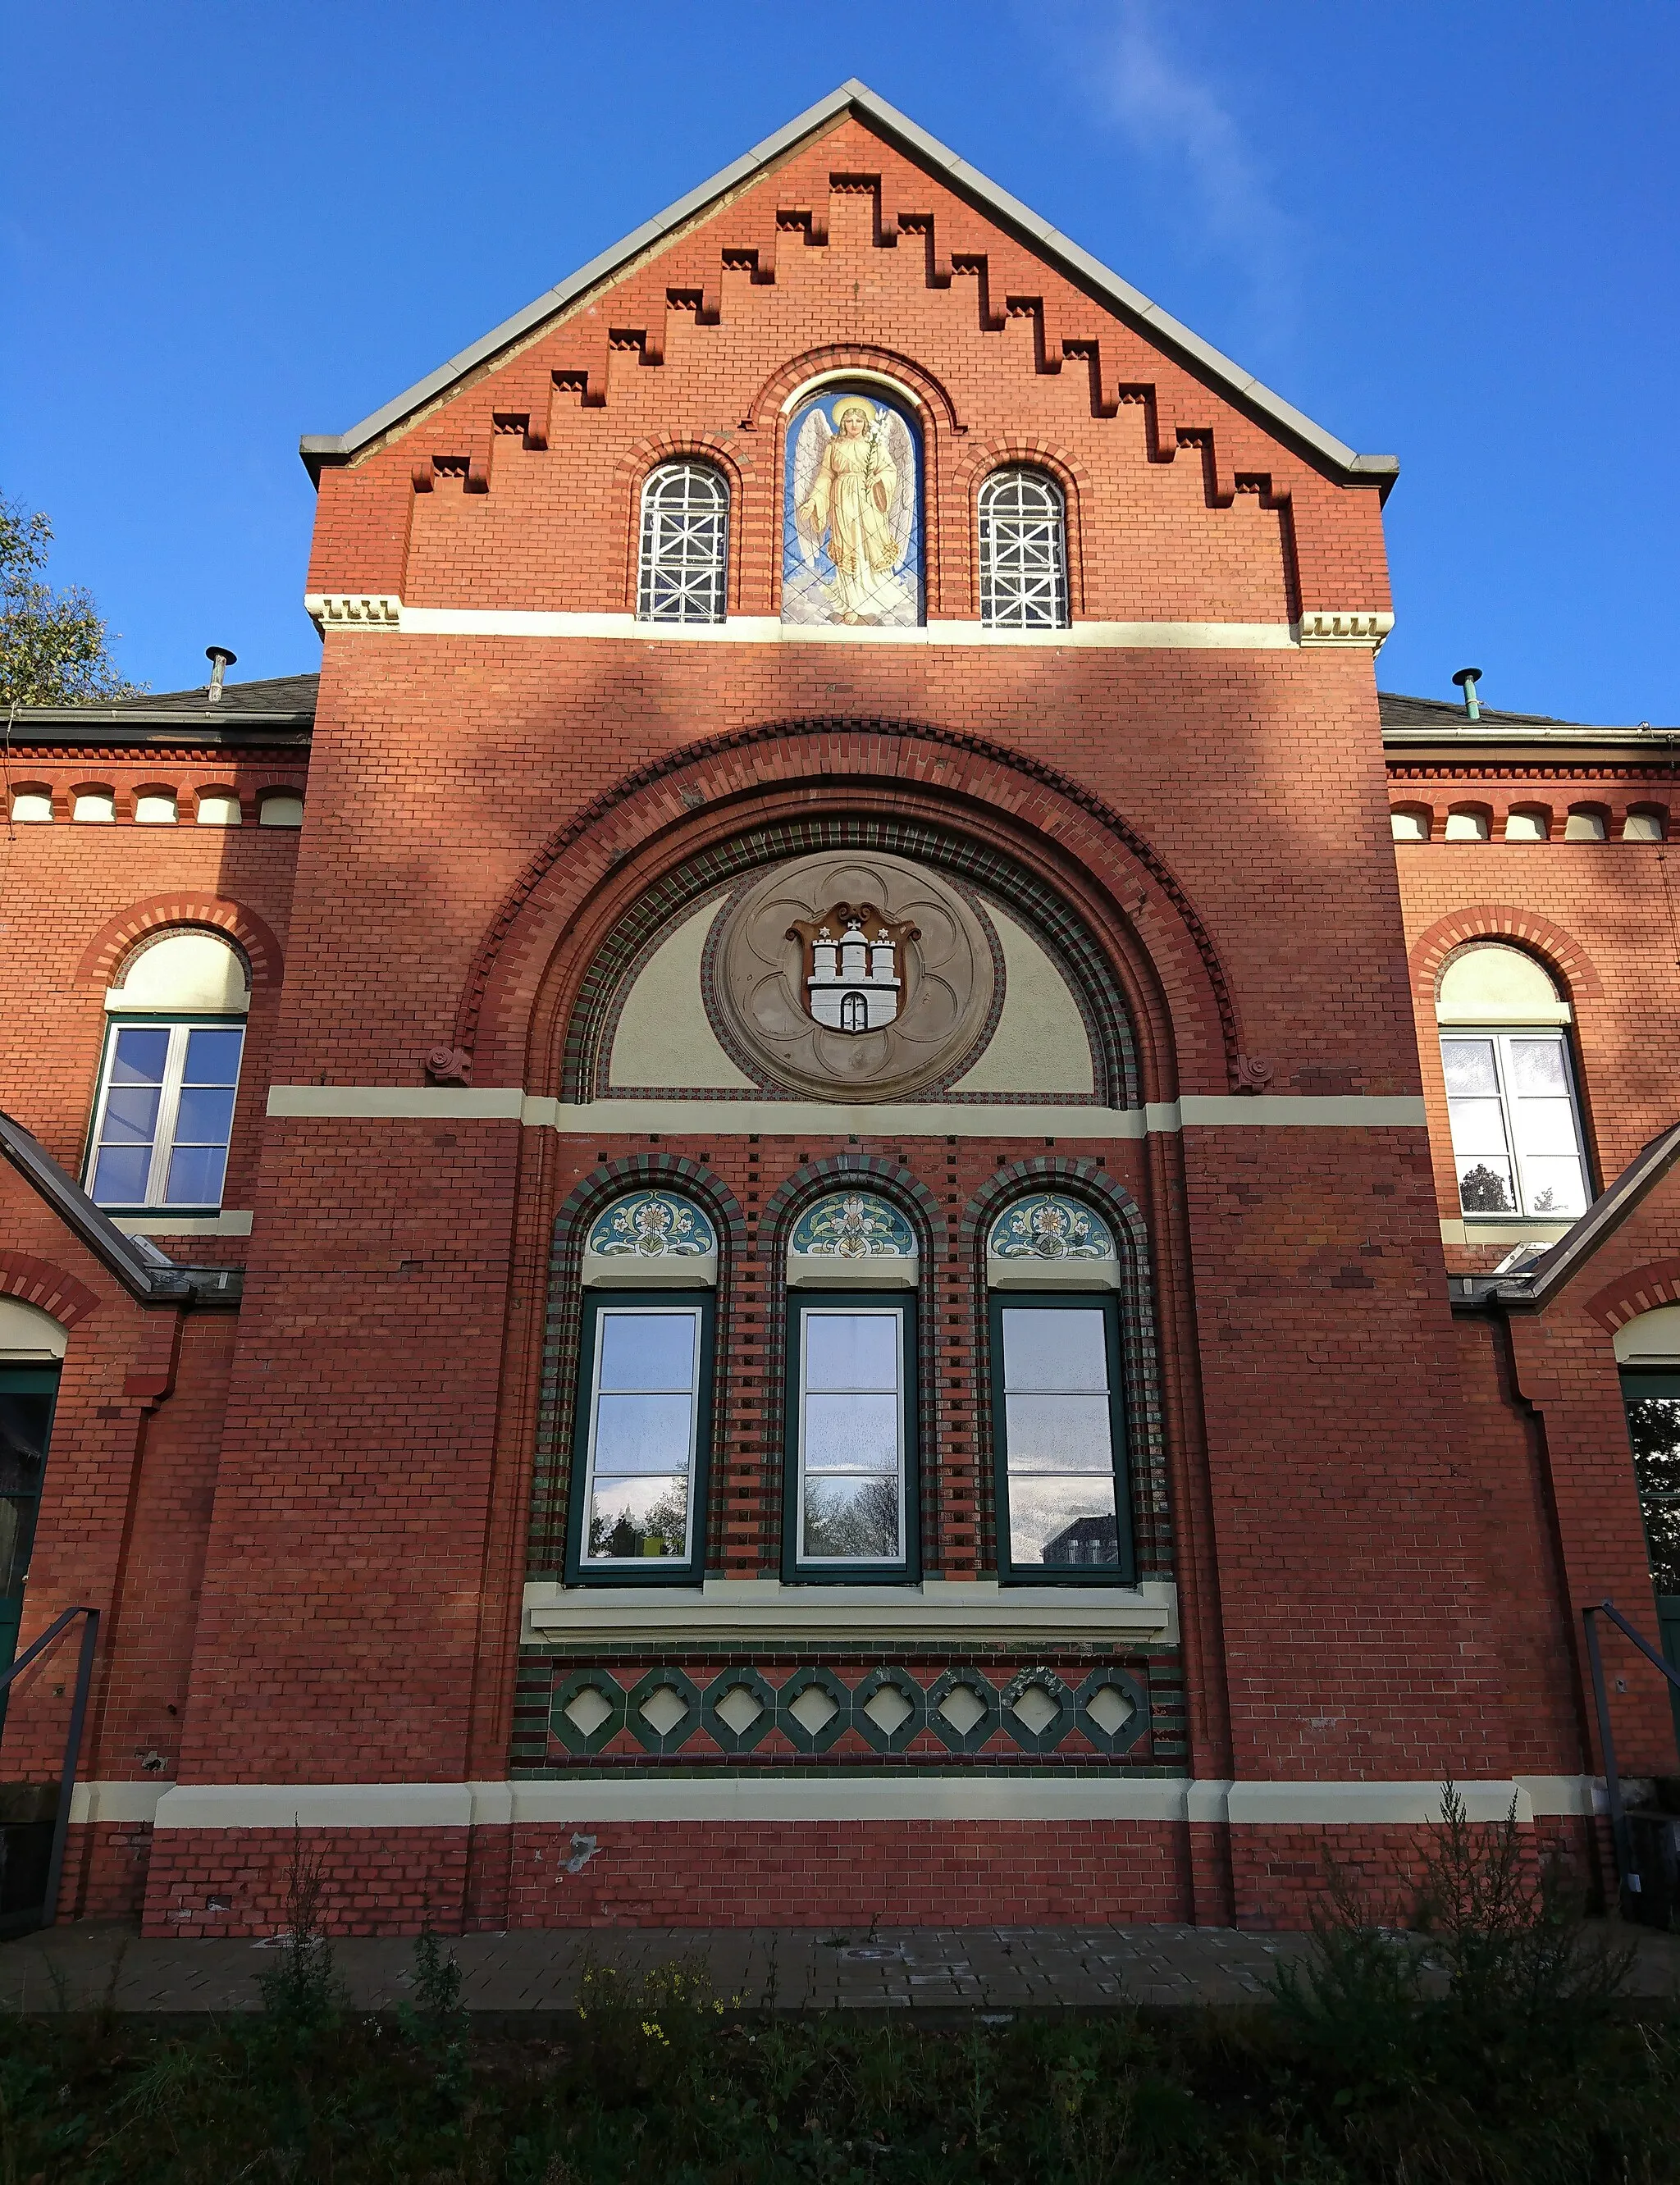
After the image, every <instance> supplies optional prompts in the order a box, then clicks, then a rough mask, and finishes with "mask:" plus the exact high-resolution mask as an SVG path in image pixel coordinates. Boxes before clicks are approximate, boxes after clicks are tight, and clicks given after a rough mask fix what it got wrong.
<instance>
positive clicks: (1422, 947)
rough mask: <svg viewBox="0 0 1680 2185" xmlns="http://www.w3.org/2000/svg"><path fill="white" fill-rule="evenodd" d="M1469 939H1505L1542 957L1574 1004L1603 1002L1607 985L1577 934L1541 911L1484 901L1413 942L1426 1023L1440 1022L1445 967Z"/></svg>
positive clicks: (1414, 974) (1418, 1001)
mask: <svg viewBox="0 0 1680 2185" xmlns="http://www.w3.org/2000/svg"><path fill="white" fill-rule="evenodd" d="M1469 941H1502V942H1506V943H1507V944H1508V945H1509V947H1515V948H1520V949H1521V950H1522V951H1523V952H1524V953H1526V954H1527V955H1530V956H1533V957H1537V958H1538V959H1539V961H1540V962H1541V963H1542V964H1544V966H1545V968H1546V969H1547V970H1548V971H1549V972H1550V973H1551V974H1552V975H1553V976H1554V978H1555V979H1557V980H1558V981H1560V983H1561V985H1562V986H1563V990H1564V992H1565V996H1566V998H1568V999H1569V1000H1570V1001H1571V1003H1576V1002H1582V1001H1598V1000H1599V999H1600V998H1602V996H1603V994H1604V982H1603V981H1602V980H1601V979H1600V978H1599V975H1598V973H1597V971H1596V970H1594V969H1593V962H1592V958H1590V957H1589V956H1588V953H1587V951H1586V950H1585V949H1584V948H1583V947H1582V945H1581V943H1580V942H1578V941H1577V940H1576V938H1575V936H1574V935H1573V934H1571V933H1566V932H1565V930H1564V929H1563V927H1562V926H1560V925H1557V924H1556V923H1555V922H1554V920H1553V919H1549V918H1544V917H1543V916H1542V915H1541V914H1540V913H1539V912H1538V911H1534V910H1522V909H1520V908H1518V907H1517V906H1516V905H1515V904H1514V903H1505V902H1480V903H1474V904H1471V905H1470V906H1468V907H1467V908H1464V909H1463V910H1455V911H1453V912H1451V913H1449V914H1448V916H1447V917H1445V918H1438V919H1436V921H1435V923H1434V925H1431V926H1429V927H1428V928H1427V929H1426V930H1425V931H1424V932H1422V933H1420V935H1419V936H1418V937H1417V939H1416V940H1415V941H1414V942H1413V943H1412V953H1411V955H1410V957H1409V958H1408V965H1409V969H1410V971H1411V978H1412V1002H1413V1006H1414V1009H1416V1011H1417V1014H1418V1022H1419V1023H1420V1024H1432V1023H1433V1022H1434V1021H1435V990H1436V985H1437V984H1438V983H1439V981H1440V978H1441V971H1442V965H1443V964H1445V963H1446V961H1447V958H1448V957H1449V956H1450V955H1451V954H1452V953H1453V950H1454V949H1456V948H1462V947H1464V943H1465V942H1469Z"/></svg>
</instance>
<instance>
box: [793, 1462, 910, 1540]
mask: <svg viewBox="0 0 1680 2185" xmlns="http://www.w3.org/2000/svg"><path fill="white" fill-rule="evenodd" d="M898 1552H899V1484H898V1481H897V1480H896V1479H894V1478H888V1477H882V1478H879V1479H848V1480H847V1481H846V1482H845V1483H844V1484H837V1483H834V1482H828V1483H824V1482H821V1481H818V1480H811V1481H809V1482H808V1483H807V1484H806V1488H805V1553H806V1554H807V1555H808V1556H896V1555H897V1554H898Z"/></svg>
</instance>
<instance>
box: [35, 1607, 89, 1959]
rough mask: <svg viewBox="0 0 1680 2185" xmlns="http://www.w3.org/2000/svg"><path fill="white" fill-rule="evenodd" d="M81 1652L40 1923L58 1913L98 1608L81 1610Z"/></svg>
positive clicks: (50, 1922)
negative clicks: (83, 1618)
mask: <svg viewBox="0 0 1680 2185" xmlns="http://www.w3.org/2000/svg"><path fill="white" fill-rule="evenodd" d="M83 1613H84V1614H85V1615H86V1617H87V1622H86V1623H84V1624H83V1625H82V1627H81V1657H80V1658H79V1659H78V1661H77V1663H76V1697H75V1698H74V1699H73V1700H72V1701H71V1702H70V1730H69V1732H68V1734H67V1735H66V1736H65V1739H64V1778H63V1780H62V1781H61V1782H60V1783H59V1811H58V1814H57V1816H56V1818H55V1819H54V1820H53V1850H52V1854H51V1856H50V1857H49V1858H48V1861H47V1901H46V1903H44V1904H43V1905H42V1908H41V1924H42V1926H43V1927H51V1926H53V1925H54V1924H55V1923H56V1921H57V1920H58V1917H59V1881H60V1880H62V1879H63V1876H64V1846H65V1843H66V1842H67V1841H68V1840H69V1836H70V1799H71V1797H72V1796H73V1795H74V1793H75V1791H76V1762H77V1760H78V1759H79V1758H81V1727H82V1724H84V1723H85V1722H86V1721H87V1692H88V1688H89V1686H90V1685H92V1681H93V1650H94V1647H95V1646H96V1645H97V1644H98V1637H99V1612H98V1609H97V1608H89V1609H87V1610H85V1611H84V1612H83Z"/></svg>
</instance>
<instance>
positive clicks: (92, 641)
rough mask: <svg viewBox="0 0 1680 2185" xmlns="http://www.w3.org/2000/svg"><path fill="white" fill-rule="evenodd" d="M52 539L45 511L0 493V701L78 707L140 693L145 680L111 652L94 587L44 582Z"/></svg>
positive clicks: (50, 526) (51, 527) (143, 688)
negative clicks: (57, 587)
mask: <svg viewBox="0 0 1680 2185" xmlns="http://www.w3.org/2000/svg"><path fill="white" fill-rule="evenodd" d="M52 543H53V526H52V522H51V521H50V519H49V518H48V517H46V516H44V515H42V513H41V512H40V511H38V510H37V511H36V513H35V514H34V515H32V516H31V515H30V514H28V513H27V511H26V507H25V503H24V502H23V501H20V500H0V701H5V702H7V703H8V704H13V705H19V706H79V705H86V704H87V703H88V702H89V701H91V700H93V699H98V698H136V697H138V696H140V695H141V694H142V692H143V690H145V689H146V687H147V686H146V685H144V684H137V683H131V682H129V681H128V680H127V679H126V677H124V675H123V674H122V673H121V672H120V670H119V668H118V667H117V664H116V662H115V661H114V660H113V659H112V658H111V655H110V644H109V637H108V635H107V634H106V628H105V623H104V617H103V616H102V615H101V614H100V612H99V611H98V607H97V606H95V605H94V603H93V596H92V593H91V592H89V591H88V590H87V587H86V586H85V585H82V584H70V585H69V586H67V587H66V588H65V590H63V591H61V592H55V591H54V590H53V587H52V586H51V585H50V584H48V582H47V580H46V578H45V576H44V575H43V574H42V572H43V571H44V570H45V568H46V567H47V552H48V548H49V547H50V546H51V545H52Z"/></svg>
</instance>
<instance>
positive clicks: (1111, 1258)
mask: <svg viewBox="0 0 1680 2185" xmlns="http://www.w3.org/2000/svg"><path fill="white" fill-rule="evenodd" d="M986 1280H987V1288H988V1296H989V1305H990V1322H991V1394H992V1440H993V1454H994V1464H995V1467H996V1493H997V1528H998V1574H999V1576H1000V1578H1001V1579H1005V1581H1008V1580H1011V1579H1013V1580H1016V1581H1017V1582H1019V1581H1023V1580H1026V1581H1033V1582H1036V1583H1037V1584H1041V1585H1042V1584H1045V1583H1047V1582H1054V1583H1069V1582H1090V1581H1093V1580H1095V1581H1096V1582H1098V1583H1102V1584H1111V1585H1112V1584H1134V1583H1135V1580H1136V1575H1137V1572H1136V1562H1135V1557H1134V1548H1133V1541H1132V1527H1131V1496H1130V1489H1129V1484H1128V1461H1127V1443H1126V1411H1125V1403H1124V1398H1123V1383H1122V1373H1121V1352H1120V1310H1119V1298H1118V1294H1117V1284H1118V1282H1119V1259H1118V1255H1117V1252H1116V1250H1115V1245H1114V1236H1113V1232H1112V1230H1111V1229H1110V1228H1109V1226H1108V1224H1107V1223H1106V1221H1104V1220H1103V1219H1102V1217H1101V1216H1100V1215H1099V1214H1097V1213H1096V1212H1095V1210H1094V1209H1093V1208H1091V1207H1089V1206H1087V1205H1086V1204H1084V1202H1083V1201H1082V1200H1079V1199H1071V1198H1067V1197H1064V1196H1063V1195H1062V1194H1061V1193H1054V1192H1041V1193H1034V1194H1033V1196H1032V1197H1030V1198H1027V1199H1017V1200H1016V1201H1015V1202H1014V1203H1013V1204H1011V1205H1010V1206H1007V1207H1005V1209H1004V1210H1003V1212H1002V1213H1001V1214H1000V1215H999V1216H998V1217H997V1219H996V1221H994V1222H993V1224H992V1227H991V1231H990V1232H989V1234H988V1238H987V1240H986Z"/></svg>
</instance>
